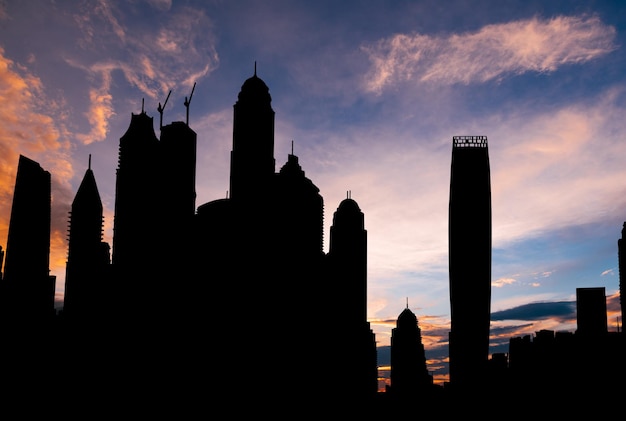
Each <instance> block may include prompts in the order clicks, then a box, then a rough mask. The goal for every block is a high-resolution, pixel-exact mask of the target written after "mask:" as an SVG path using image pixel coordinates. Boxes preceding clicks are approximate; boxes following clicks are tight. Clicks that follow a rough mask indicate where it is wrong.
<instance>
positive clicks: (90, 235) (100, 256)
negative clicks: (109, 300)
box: [63, 155, 111, 325]
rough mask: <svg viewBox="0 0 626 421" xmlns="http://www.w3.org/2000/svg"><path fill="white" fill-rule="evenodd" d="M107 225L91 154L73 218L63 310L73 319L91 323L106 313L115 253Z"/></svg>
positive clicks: (70, 230) (70, 227)
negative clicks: (105, 233)
mask: <svg viewBox="0 0 626 421" xmlns="http://www.w3.org/2000/svg"><path fill="white" fill-rule="evenodd" d="M103 226H104V216H103V209H102V201H101V200H100V193H99V192H98V186H97V184H96V179H95V177H94V173H93V170H92V169H91V155H90V156H89V165H88V167H87V170H86V171H85V175H84V176H83V179H82V181H81V183H80V186H79V187H78V191H77V192H76V195H75V196H74V200H73V202H72V207H71V211H70V218H69V228H68V231H69V235H68V253H67V263H66V266H65V297H64V301H63V312H64V317H67V318H69V319H71V321H72V322H76V323H82V324H85V325H90V324H93V323H94V322H95V321H96V319H97V318H100V317H102V316H103V315H104V314H106V311H105V309H106V301H105V297H106V296H107V294H106V293H105V291H106V290H107V288H106V283H107V282H109V281H110V273H109V264H110V263H111V254H110V249H109V244H108V243H106V242H104V241H103V238H102V237H103V232H102V230H103Z"/></svg>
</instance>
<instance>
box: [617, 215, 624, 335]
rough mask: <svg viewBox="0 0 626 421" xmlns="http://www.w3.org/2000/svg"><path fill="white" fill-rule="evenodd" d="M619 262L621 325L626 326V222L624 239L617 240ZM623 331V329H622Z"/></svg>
mask: <svg viewBox="0 0 626 421" xmlns="http://www.w3.org/2000/svg"><path fill="white" fill-rule="evenodd" d="M617 262H618V270H619V304H620V311H621V313H620V316H621V320H620V325H621V326H623V325H624V306H625V301H626V298H624V294H625V293H626V291H625V289H626V222H624V224H623V225H622V238H620V239H619V240H617ZM622 331H623V328H622Z"/></svg>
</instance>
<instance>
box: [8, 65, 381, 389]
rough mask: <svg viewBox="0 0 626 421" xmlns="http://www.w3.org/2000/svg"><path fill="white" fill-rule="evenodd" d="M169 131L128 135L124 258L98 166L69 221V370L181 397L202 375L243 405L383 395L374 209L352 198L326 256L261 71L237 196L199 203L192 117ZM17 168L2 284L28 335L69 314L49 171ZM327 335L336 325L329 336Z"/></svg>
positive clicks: (140, 118)
mask: <svg viewBox="0 0 626 421" xmlns="http://www.w3.org/2000/svg"><path fill="white" fill-rule="evenodd" d="M185 105H187V102H186V104H185ZM159 111H161V106H160V104H159ZM161 118H162V115H161ZM159 126H160V127H159V129H160V135H159V136H157V134H156V133H155V129H154V122H153V118H152V117H150V116H148V115H147V114H146V113H145V111H144V110H143V109H142V111H141V113H139V114H132V116H131V122H130V126H129V127H128V129H127V131H126V133H125V134H124V135H123V136H122V137H121V138H120V142H119V159H118V167H117V172H116V189H115V209H114V221H113V237H112V246H109V244H108V243H107V242H105V241H104V240H103V225H104V216H103V207H102V202H101V200H100V195H99V192H98V187H97V183H96V177H95V175H94V173H93V171H92V169H91V157H90V162H89V165H88V168H87V170H86V172H85V174H84V177H83V179H82V182H81V184H80V186H79V188H78V190H77V192H76V195H75V198H74V200H73V202H72V205H71V211H70V217H69V227H68V255H67V265H66V277H65V299H64V305H63V311H62V312H61V313H60V315H59V317H55V318H56V319H59V320H61V322H58V321H57V322H55V324H54V325H55V329H54V330H55V332H54V335H55V337H57V338H63V339H61V340H59V341H60V342H61V343H63V344H64V347H63V348H64V352H63V356H62V357H60V358H61V359H62V360H63V361H64V363H65V364H67V365H68V367H69V366H73V367H74V368H77V367H80V368H81V370H82V373H83V374H81V375H80V376H81V379H80V380H81V381H85V380H86V378H88V377H91V378H98V377H100V378H102V377H105V378H111V377H114V378H124V379H126V382H127V383H128V384H138V383H141V385H142V386H143V387H149V388H150V389H153V390H158V389H165V388H166V389H167V390H172V389H174V390H176V389H178V390H180V384H188V382H187V381H185V382H184V383H183V382H181V381H180V380H182V378H183V377H186V376H192V377H197V378H203V379H204V381H203V382H201V383H200V387H198V385H196V386H194V390H195V391H197V390H198V389H201V388H202V387H207V388H210V389H211V390H215V389H216V388H217V389H219V390H222V391H224V393H226V394H228V395H233V396H249V395H262V396H263V397H264V398H266V399H273V398H278V397H282V396H291V397H304V396H308V398H307V399H313V397H314V396H318V397H319V396H321V394H324V396H326V395H328V394H329V392H331V394H332V393H334V394H335V395H336V396H337V397H338V398H340V397H342V396H343V395H345V396H358V397H359V398H367V397H372V396H374V395H375V394H376V392H377V390H378V379H377V358H376V342H375V338H374V333H373V332H372V330H371V328H370V325H369V322H368V321H367V318H366V317H367V316H366V312H367V231H366V229H365V226H364V215H363V212H362V211H361V209H360V208H359V206H358V204H357V202H356V201H355V200H353V199H352V198H351V197H350V194H349V193H348V197H347V198H346V199H344V200H343V201H342V202H341V203H340V204H339V206H338V208H337V210H336V211H335V212H334V214H333V220H332V225H331V227H330V239H329V251H328V253H325V252H324V250H323V240H324V239H323V230H324V201H323V198H322V196H321V195H320V192H319V188H318V187H317V186H315V184H314V183H313V182H312V181H311V180H310V179H309V178H307V177H306V175H305V172H304V170H303V169H302V167H301V166H300V164H299V161H298V157H297V156H295V155H294V154H293V151H292V153H291V154H289V155H288V156H287V162H286V163H285V164H284V165H283V166H282V167H280V169H279V170H278V171H277V170H276V162H275V158H274V110H273V109H272V106H271V96H270V94H269V89H268V87H267V85H266V84H265V83H264V82H263V80H261V79H260V78H259V77H258V76H257V75H256V69H255V73H254V75H253V76H252V77H250V78H248V79H247V80H246V81H245V82H244V84H243V85H242V87H241V91H240V92H239V95H238V99H237V101H236V103H235V105H234V121H233V142H232V151H231V162H230V164H231V165H230V166H231V168H230V185H229V195H228V197H226V198H221V199H217V200H214V201H210V202H208V203H204V204H201V205H199V206H197V205H196V191H195V185H196V141H197V139H196V133H195V132H194V131H193V130H192V129H191V128H190V127H189V124H188V121H187V122H180V121H177V122H173V123H171V124H168V125H163V124H162V121H161V124H160V125H159ZM18 167H19V170H18V179H17V182H16V188H15V191H16V193H15V198H14V209H13V212H12V216H11V227H10V234H9V242H8V244H7V259H6V264H5V274H4V277H3V279H2V286H3V288H4V289H3V291H2V292H3V296H4V297H6V301H10V302H12V303H15V306H12V308H10V309H9V310H8V311H6V312H5V314H4V316H5V317H3V325H8V324H10V323H11V322H13V324H14V325H17V323H18V322H19V324H20V325H22V326H23V323H22V321H23V319H22V316H24V315H25V314H26V315H28V318H29V319H31V321H32V324H33V325H37V324H39V325H41V326H44V325H46V326H47V325H48V323H49V322H48V320H49V319H50V317H49V316H50V314H47V316H48V317H44V315H43V314H37V313H42V312H54V283H55V280H54V279H53V278H50V277H49V276H48V274H49V270H48V268H49V262H48V260H44V257H45V259H47V256H48V255H49V251H50V250H49V249H50V237H49V236H50V174H49V173H48V172H45V171H43V170H41V168H40V167H39V165H38V164H37V163H35V162H33V161H31V160H30V159H28V158H26V157H23V156H22V157H20V162H19V165H18ZM33 167H37V168H33ZM23 172H25V173H29V174H30V177H27V176H25V177H22V173H23ZM37 172H40V173H41V175H40V176H39V175H38V176H36V177H34V178H33V177H32V174H33V173H37ZM23 179H26V180H28V179H30V180H33V181H32V183H33V184H35V185H36V188H33V187H32V186H25V187H24V186H23V184H24V183H25V181H22V180H23ZM39 190H43V193H44V194H38V193H37V192H38V191H39ZM21 195H31V196H33V197H37V200H41V201H42V202H43V203H42V204H39V203H30V202H29V201H23V200H21V198H20V197H21ZM32 209H36V210H37V212H39V213H41V215H33V213H32ZM33 220H37V221H38V223H40V224H44V225H45V226H41V227H39V226H33V224H32V221H33ZM20 241H21V242H22V243H20ZM34 244H42V245H45V247H42V250H36V249H34V248H33V245H34ZM17 256H22V259H23V261H20V260H19V258H18V257H17ZM39 258H41V259H42V261H41V262H39V261H36V259H39ZM20 268H21V269H20ZM36 271H39V272H42V273H35V272H36ZM31 272H32V273H31ZM14 273H15V275H14ZM26 287H28V288H29V290H26ZM5 294H6V295H5ZM18 298H19V299H18ZM22 298H23V300H22ZM22 301H24V302H26V301H28V304H29V306H26V305H24V302H22ZM31 307H33V308H34V307H37V309H38V311H37V312H35V311H32V308H31ZM18 310H19V311H18ZM42 310H43V311H42ZM5 321H6V323H5ZM326 323H332V324H335V325H336V326H337V329H336V331H333V332H330V333H326V334H325V337H320V335H319V332H320V326H323V325H324V324H326ZM59 341H57V344H58V342H59ZM67 344H72V345H71V346H67ZM94 361H98V363H97V364H94ZM155 364H157V365H158V370H155ZM75 371H76V370H75ZM78 371H80V370H78ZM324 373H332V377H333V381H332V384H333V386H332V387H331V388H330V390H329V381H328V376H327V375H325V374H324ZM207 379H211V381H210V382H207ZM173 385H176V387H174V386H173ZM122 387H123V386H122ZM129 387H130V386H129Z"/></svg>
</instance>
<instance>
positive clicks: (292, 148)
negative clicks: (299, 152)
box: [291, 139, 293, 155]
mask: <svg viewBox="0 0 626 421" xmlns="http://www.w3.org/2000/svg"><path fill="white" fill-rule="evenodd" d="M291 154H292V155H293V139H292V140H291Z"/></svg>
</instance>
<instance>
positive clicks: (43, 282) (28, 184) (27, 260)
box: [3, 155, 55, 322]
mask: <svg viewBox="0 0 626 421" xmlns="http://www.w3.org/2000/svg"><path fill="white" fill-rule="evenodd" d="M51 197H52V196H51V176H50V173H49V172H48V171H45V170H44V169H43V168H41V166H40V165H39V163H37V162H35V161H33V160H32V159H29V158H27V157H25V156H23V155H20V158H19V162H18V167H17V176H16V179H15V190H14V193H13V204H12V207H11V220H10V222H9V233H8V237H7V249H6V258H5V262H4V279H3V289H4V290H5V292H6V294H8V295H7V296H5V298H4V301H5V302H6V303H7V305H8V306H9V307H10V312H11V314H12V316H15V317H16V318H17V319H19V320H20V321H34V322H38V321H41V320H44V319H46V318H48V317H49V316H51V315H54V284H55V278H54V277H52V276H50V209H51ZM17 319H16V320H17Z"/></svg>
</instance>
